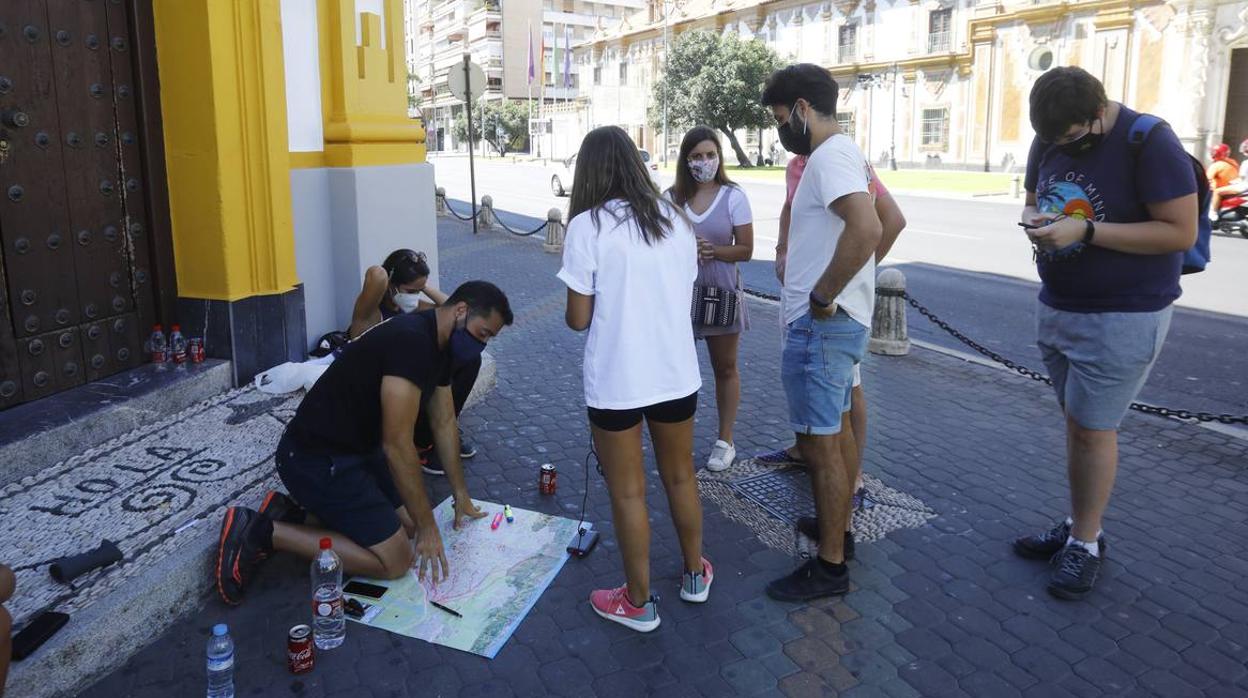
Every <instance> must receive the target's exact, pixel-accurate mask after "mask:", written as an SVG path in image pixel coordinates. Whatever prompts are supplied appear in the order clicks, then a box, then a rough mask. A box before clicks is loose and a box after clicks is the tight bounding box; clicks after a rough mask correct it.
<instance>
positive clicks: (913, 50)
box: [576, 0, 1248, 170]
mask: <svg viewBox="0 0 1248 698" xmlns="http://www.w3.org/2000/svg"><path fill="white" fill-rule="evenodd" d="M665 8H666V17H665ZM665 27H666V29H667V31H668V32H669V35H670V36H669V41H674V40H675V38H676V37H677V36H679V35H680V34H681V33H683V32H686V31H690V30H694V29H708V30H711V31H716V32H721V33H725V34H726V33H736V34H738V35H739V36H741V37H743V38H747V39H748V38H757V39H759V40H761V41H763V42H765V43H766V44H767V45H768V46H770V47H771V48H772V49H774V50H775V51H776V53H777V54H779V56H780V57H781V59H782V60H783V61H786V62H811V63H817V64H820V65H824V66H826V67H828V68H829V69H830V70H831V71H832V73H833V74H834V76H835V77H836V79H837V82H838V83H839V84H840V86H841V95H842V96H841V101H840V105H839V107H838V114H837V116H838V118H839V119H840V120H841V123H842V126H843V127H844V128H845V130H846V131H847V132H849V133H850V134H852V135H853V137H854V138H855V139H856V140H857V141H858V143H859V145H860V146H861V147H862V149H863V151H864V152H866V153H868V155H869V157H870V158H871V159H872V160H874V161H876V162H878V163H881V164H891V163H893V162H896V163H897V164H899V165H900V166H903V167H905V166H928V167H956V168H968V169H985V168H990V169H993V170H1001V169H1005V170H1017V169H1018V168H1021V167H1022V166H1023V163H1024V162H1025V160H1026V155H1027V148H1028V146H1029V144H1030V142H1031V137H1032V131H1031V127H1030V124H1029V122H1028V119H1027V95H1028V91H1029V90H1030V87H1031V84H1032V82H1033V81H1034V80H1035V79H1036V77H1038V76H1039V75H1040V74H1041V73H1042V72H1044V71H1045V70H1047V69H1048V68H1050V67H1052V66H1056V65H1079V66H1082V67H1084V68H1085V69H1087V70H1088V71H1089V72H1092V73H1093V74H1094V75H1097V76H1099V77H1100V78H1101V79H1102V80H1103V81H1104V83H1105V87H1106V90H1107V91H1108V93H1109V96H1110V98H1111V99H1115V100H1120V101H1123V102H1124V103H1126V104H1128V105H1129V106H1131V107H1133V108H1136V109H1140V110H1144V111H1149V112H1152V113H1156V114H1158V115H1160V116H1162V117H1164V118H1165V119H1167V120H1168V121H1169V122H1170V123H1171V124H1172V125H1173V126H1174V128H1175V130H1176V132H1177V133H1178V134H1179V136H1180V138H1182V139H1183V141H1184V143H1185V144H1186V145H1187V146H1188V147H1189V148H1190V149H1191V150H1192V151H1193V152H1196V153H1201V152H1202V151H1203V150H1204V149H1205V147H1206V146H1208V145H1209V144H1210V143H1214V142H1222V141H1226V142H1235V143H1238V142H1239V141H1241V140H1243V139H1244V138H1248V87H1246V86H1248V0H1194V1H1188V0H1183V1H1178V0H1175V1H1151V2H1148V1H1139V0H1065V1H1056V0H1038V1H1032V0H1000V1H996V2H989V1H985V0H926V1H919V0H912V1H911V2H895V3H888V2H877V1H876V0H835V1H823V2H810V1H809V0H807V1H802V0H684V1H674V0H667V2H664V0H651V2H650V4H649V6H648V7H647V8H646V10H645V11H643V12H640V13H638V14H636V15H632V16H630V17H628V18H626V19H625V20H623V21H622V22H620V23H619V24H617V25H616V26H614V27H613V28H607V29H604V30H602V31H599V32H597V33H596V34H595V35H594V37H593V38H592V39H591V40H590V41H587V42H586V43H585V44H583V45H581V46H580V47H579V48H578V49H577V54H576V62H577V69H578V71H579V72H580V84H581V85H582V89H581V94H582V95H583V96H584V97H585V98H586V102H587V105H586V106H585V108H584V109H585V112H586V113H585V116H584V118H582V119H580V121H581V122H583V123H584V124H585V125H586V128H592V127H594V126H598V125H602V124H609V123H614V124H618V125H620V126H622V127H624V128H625V129H626V130H628V131H629V132H630V133H631V134H632V135H633V137H634V139H635V140H637V142H638V144H639V145H640V146H641V147H644V148H647V149H649V150H651V151H652V152H654V153H656V154H657V153H661V152H662V149H663V138H662V135H663V134H662V133H660V132H658V130H657V129H656V128H655V127H654V126H653V125H651V124H649V123H648V122H647V116H646V114H647V109H648V108H649V106H650V102H651V100H652V85H653V84H654V81H655V79H656V78H657V77H658V76H659V75H661V70H662V66H663V46H664V29H665ZM680 135H681V134H678V133H673V134H671V135H670V137H669V140H668V145H669V153H670V152H671V148H672V147H674V145H675V144H676V143H678V142H679V140H680ZM738 135H739V138H740V139H741V141H742V144H743V145H744V147H745V149H746V150H747V151H748V152H749V153H750V154H751V156H752V157H757V156H760V155H761V156H762V157H763V158H774V159H776V160H778V161H782V160H784V159H785V156H784V155H783V153H782V152H781V151H780V150H779V148H778V145H777V144H776V143H775V137H774V130H772V129H768V130H763V131H762V132H748V133H745V132H743V133H741V134H738Z"/></svg>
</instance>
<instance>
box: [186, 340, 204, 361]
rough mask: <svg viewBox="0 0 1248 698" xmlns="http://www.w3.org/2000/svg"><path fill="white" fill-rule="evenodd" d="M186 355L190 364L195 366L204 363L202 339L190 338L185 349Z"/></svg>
mask: <svg viewBox="0 0 1248 698" xmlns="http://www.w3.org/2000/svg"><path fill="white" fill-rule="evenodd" d="M186 353H187V354H189V355H190V357H191V363H196V364H199V363H203V362H204V338H203V337H191V341H190V344H189V345H188V347H187V351H186Z"/></svg>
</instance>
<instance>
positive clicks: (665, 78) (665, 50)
mask: <svg viewBox="0 0 1248 698" xmlns="http://www.w3.org/2000/svg"><path fill="white" fill-rule="evenodd" d="M667 6H668V0H663V167H664V168H666V167H667V150H668V147H667V92H668V90H669V89H671V85H670V84H669V83H668V72H667V66H668V55H669V54H670V53H671V51H669V50H668V46H667V26H668V24H667Z"/></svg>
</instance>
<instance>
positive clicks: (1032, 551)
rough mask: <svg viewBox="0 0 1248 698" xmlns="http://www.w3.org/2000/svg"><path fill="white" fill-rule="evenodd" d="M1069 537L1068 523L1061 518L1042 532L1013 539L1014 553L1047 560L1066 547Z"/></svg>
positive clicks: (1033, 558)
mask: <svg viewBox="0 0 1248 698" xmlns="http://www.w3.org/2000/svg"><path fill="white" fill-rule="evenodd" d="M1069 538H1070V524H1068V523H1066V520H1065V519H1063V520H1061V521H1058V522H1057V525H1056V526H1054V527H1053V528H1050V529H1049V530H1047V531H1045V532H1044V533H1040V534H1037V535H1034V536H1023V537H1022V538H1017V539H1015V540H1014V553H1015V554H1016V555H1018V556H1020V557H1025V558H1029V559H1032V560H1048V559H1050V558H1052V557H1053V556H1054V555H1056V554H1057V551H1059V550H1061V549H1062V548H1064V547H1066V540H1067V539H1069Z"/></svg>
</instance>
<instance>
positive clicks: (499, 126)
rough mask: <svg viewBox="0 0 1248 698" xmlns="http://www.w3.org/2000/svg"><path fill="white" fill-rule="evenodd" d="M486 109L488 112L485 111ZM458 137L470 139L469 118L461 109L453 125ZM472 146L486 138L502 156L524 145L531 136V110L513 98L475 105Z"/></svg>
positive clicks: (459, 138) (473, 110) (473, 106)
mask: <svg viewBox="0 0 1248 698" xmlns="http://www.w3.org/2000/svg"><path fill="white" fill-rule="evenodd" d="M482 112H484V114H482ZM452 128H453V131H454V134H455V140H457V141H466V140H468V119H467V117H465V116H464V113H463V112H462V111H461V112H460V114H459V116H457V117H455V124H454V126H453V127H452ZM472 130H473V134H472V145H474V146H475V145H476V144H478V143H480V142H481V139H482V138H484V139H485V142H486V143H489V144H490V147H492V148H493V149H494V151H495V152H496V153H498V154H499V155H506V154H507V153H509V152H511V151H513V150H516V149H517V148H520V147H522V146H523V145H524V140H525V138H527V137H528V135H529V113H528V111H527V110H526V109H525V108H524V107H521V106H520V103H519V102H513V101H511V100H509V99H502V100H492V101H489V102H486V103H485V106H484V107H482V106H478V105H477V104H474V105H472Z"/></svg>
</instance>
